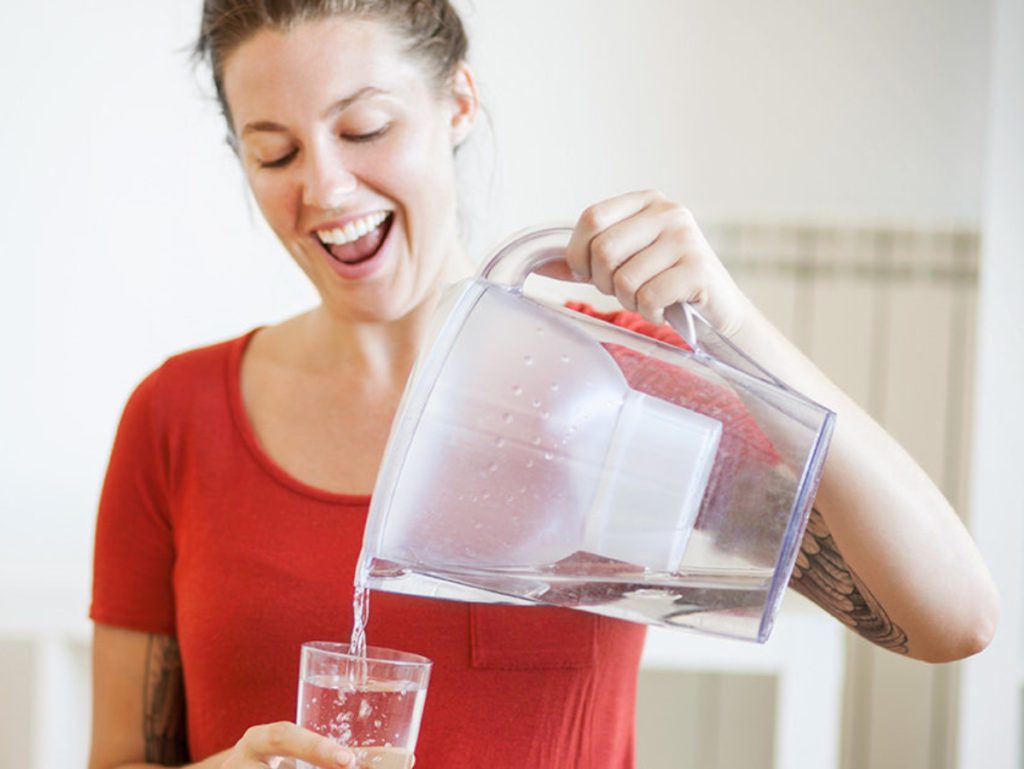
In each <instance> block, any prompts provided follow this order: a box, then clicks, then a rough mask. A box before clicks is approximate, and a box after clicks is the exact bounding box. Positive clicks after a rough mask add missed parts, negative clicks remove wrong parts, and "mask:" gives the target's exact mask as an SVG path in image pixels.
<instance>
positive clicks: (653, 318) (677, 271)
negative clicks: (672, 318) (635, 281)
mask: <svg viewBox="0 0 1024 769" xmlns="http://www.w3.org/2000/svg"><path fill="white" fill-rule="evenodd" d="M706 291H707V288H706V284H705V282H704V281H703V280H702V278H701V272H700V271H699V270H697V269H694V267H693V265H692V264H690V263H688V262H687V261H685V260H684V261H681V262H679V263H678V264H676V265H675V266H674V267H670V268H669V269H667V270H665V271H664V272H661V273H659V274H657V275H655V276H654V277H653V278H651V279H650V280H649V281H647V282H646V283H644V284H643V285H642V286H641V287H640V288H639V289H638V290H637V292H636V311H637V312H639V313H640V314H641V315H642V316H643V317H644V318H645V319H646V320H649V321H650V322H651V323H656V324H658V325H661V324H662V323H664V322H665V315H664V313H665V308H666V307H668V306H670V305H673V304H675V303H676V302H691V303H693V304H696V305H700V304H702V303H703V301H704V295H705V293H706Z"/></svg>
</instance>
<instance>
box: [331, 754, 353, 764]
mask: <svg viewBox="0 0 1024 769" xmlns="http://www.w3.org/2000/svg"><path fill="white" fill-rule="evenodd" d="M334 760H335V761H336V762H338V763H339V764H341V765H342V766H348V765H349V764H351V763H352V761H353V760H355V756H353V755H352V752H351V751H348V750H339V751H338V752H337V753H335V754H334Z"/></svg>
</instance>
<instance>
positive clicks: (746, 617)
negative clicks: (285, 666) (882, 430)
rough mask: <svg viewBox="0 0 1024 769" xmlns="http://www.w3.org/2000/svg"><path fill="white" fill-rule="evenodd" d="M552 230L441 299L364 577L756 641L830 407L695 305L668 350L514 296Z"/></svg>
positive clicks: (793, 540)
mask: <svg viewBox="0 0 1024 769" xmlns="http://www.w3.org/2000/svg"><path fill="white" fill-rule="evenodd" d="M570 232H571V230H569V229H568V228H546V229H541V230H534V231H530V232H527V233H525V234H523V235H520V236H518V237H517V238H514V239H513V240H512V241H510V242H509V243H508V244H506V245H505V246H504V247H502V248H501V249H499V250H498V252H497V253H496V255H495V256H494V257H493V258H492V259H491V261H490V262H489V263H488V264H487V266H486V267H484V268H483V270H482V271H481V273H480V275H479V276H477V277H476V278H475V279H473V280H470V281H466V282H463V283H461V284H459V285H457V286H455V287H453V288H452V289H450V290H449V292H448V293H447V294H446V296H445V298H444V300H443V301H442V303H441V306H440V307H439V309H438V310H437V313H436V315H435V318H434V323H433V327H432V332H431V335H430V339H429V342H428V344H426V345H425V347H424V350H423V353H422V354H421V356H420V358H419V360H418V361H417V364H416V368H415V370H414V372H413V376H412V377H411V379H410V382H409V384H408V386H407V389H406V392H405V394H404V396H403V399H402V403H401V405H400V407H399V411H398V414H397V416H396V419H395V423H394V425H393V427H392V433H391V436H390V439H389V442H388V446H387V450H386V452H385V458H384V462H383V464H382V468H381V473H380V476H379V477H378V482H377V486H376V488H375V491H374V495H373V498H372V502H371V507H370V515H369V519H368V523H367V528H366V534H365V539H364V544H363V553H362V556H361V563H360V569H361V573H363V574H365V575H366V577H367V582H368V584H369V586H370V587H372V588H374V589H379V590H385V591H390V592H399V593H407V594H413V595H420V596H433V597H438V598H448V599H456V600H471V601H482V602H491V603H521V604H532V603H541V604H548V605H555V606H565V607H571V608H576V609H582V610H586V611H592V612H596V613H600V614H605V615H609V616H613V617H618V618H622V619H627V620H631V621H635V622H644V623H648V624H657V625H664V626H672V627H685V628H690V629H695V630H701V631H704V632H709V633H714V634H719V635H725V636H731V637H736V638H747V639H752V640H759V641H763V640H765V639H766V638H767V636H768V633H769V632H770V629H771V625H772V622H773V619H774V615H775V612H776V610H777V608H778V604H779V601H780V600H781V596H782V592H783V589H784V588H785V585H786V582H787V581H788V578H789V575H790V573H791V571H792V568H793V563H794V560H795V558H796V553H797V548H798V545H799V541H800V537H801V535H802V531H803V528H804V526H805V525H806V520H807V516H808V514H809V511H810V506H811V503H812V501H813V496H814V491H815V488H816V485H817V482H818V479H819V477H820V473H821V467H822V463H823V461H824V456H825V452H826V449H827V444H828V440H829V437H830V434H831V429H832V423H833V420H834V415H833V414H832V413H831V412H829V411H828V410H827V409H824V408H823V407H821V406H819V405H817V404H815V403H813V402H811V401H809V400H808V399H806V398H804V397H803V396H801V395H799V394H798V393H795V392H794V391H792V390H791V389H789V388H788V387H786V386H785V385H784V384H782V383H781V382H779V381H778V380H777V379H775V378H774V377H773V376H772V375H770V374H769V373H768V372H766V371H764V370H763V369H761V368H760V367H759V366H758V365H757V364H755V363H754V362H753V361H751V360H750V359H748V358H747V357H746V356H744V355H743V354H742V353H741V352H740V351H739V350H737V349H736V348H735V347H733V346H732V345H731V344H730V343H729V342H728V340H726V339H724V338H723V337H721V336H719V335H718V334H717V333H715V332H714V330H713V329H711V327H710V326H708V325H707V324H706V323H705V322H703V320H702V319H701V318H700V317H699V315H697V314H696V313H695V312H693V311H692V310H690V309H688V308H685V307H682V306H676V307H674V308H670V311H669V312H667V313H666V316H667V317H668V318H669V319H670V321H671V322H672V324H673V325H674V326H675V327H676V328H677V330H678V331H680V333H681V334H682V335H683V337H684V338H685V339H686V340H687V342H688V344H687V345H686V346H684V347H676V346H673V345H669V344H666V343H664V342H660V341H657V340H654V339H651V338H650V337H647V336H644V335H641V334H637V333H634V332H632V331H629V330H627V329H624V328H621V327H619V326H615V325H612V324H609V323H606V322H604V321H602V320H599V319H597V318H594V317H591V316H588V315H585V314H582V313H578V312H574V311H572V310H570V309H568V308H566V307H564V306H559V305H554V304H548V303H544V302H540V301H537V300H535V299H532V298H529V297H526V296H525V295H524V294H523V291H522V288H523V283H524V281H525V279H526V277H527V276H528V275H529V274H530V273H531V272H532V271H533V270H535V269H536V268H537V267H539V266H540V265H543V264H545V263H547V262H550V261H552V260H557V259H560V258H561V256H562V254H564V247H565V244H566V243H567V242H568V237H569V234H570Z"/></svg>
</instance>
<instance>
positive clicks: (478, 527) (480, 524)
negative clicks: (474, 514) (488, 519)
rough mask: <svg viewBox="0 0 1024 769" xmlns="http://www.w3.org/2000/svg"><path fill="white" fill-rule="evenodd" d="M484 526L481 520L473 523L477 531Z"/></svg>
mask: <svg viewBox="0 0 1024 769" xmlns="http://www.w3.org/2000/svg"><path fill="white" fill-rule="evenodd" d="M483 527H484V525H483V524H482V523H481V522H480V521H477V522H476V523H474V524H473V528H474V529H476V530H477V531H480V529H482V528H483Z"/></svg>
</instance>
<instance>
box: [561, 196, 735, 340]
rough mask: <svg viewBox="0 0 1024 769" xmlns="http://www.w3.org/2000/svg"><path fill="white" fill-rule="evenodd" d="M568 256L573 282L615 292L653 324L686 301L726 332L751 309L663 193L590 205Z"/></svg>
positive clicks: (688, 219) (682, 211) (693, 225)
mask: <svg viewBox="0 0 1024 769" xmlns="http://www.w3.org/2000/svg"><path fill="white" fill-rule="evenodd" d="M565 258H566V261H567V262H568V264H569V268H570V269H571V270H572V272H573V274H574V276H575V277H576V279H577V280H581V281H589V282H591V283H593V284H594V286H596V287H597V289H598V290H599V291H601V292H602V293H604V294H608V295H609V296H615V297H616V298H617V299H618V300H619V302H620V303H621V304H622V306H623V307H625V308H626V309H627V310H630V311H631V312H639V313H640V314H641V315H642V316H643V317H644V318H646V319H647V320H649V321H651V322H652V323H658V324H660V323H662V322H663V320H664V317H663V312H664V310H665V308H666V307H669V306H671V305H673V304H675V303H676V302H689V303H690V304H692V305H693V306H694V307H695V308H696V309H697V310H698V311H699V312H700V313H701V314H702V315H703V316H704V317H705V319H707V321H708V322H709V323H710V324H711V325H712V326H714V327H715V329H717V330H718V331H719V332H720V333H722V334H724V335H725V336H728V337H731V336H733V335H734V334H736V332H738V331H739V330H740V328H742V327H743V324H744V322H745V321H746V320H747V318H748V316H749V315H750V314H751V312H752V306H751V304H750V301H749V300H748V299H747V298H746V297H745V296H744V295H743V293H742V292H741V291H740V290H739V288H738V287H737V286H736V284H735V283H734V282H733V280H732V277H730V275H729V273H728V272H727V271H726V269H725V267H724V266H723V265H722V263H721V262H720V261H719V259H718V257H717V256H716V255H715V252H714V251H713V250H712V249H711V246H709V245H708V242H707V240H705V239H704V235H703V233H701V231H700V228H699V227H698V226H697V222H696V221H695V220H694V218H693V215H692V214H691V213H690V212H689V211H688V210H687V209H686V208H684V207H683V206H681V205H679V204H678V203H676V202H674V201H671V200H669V199H667V198H666V197H665V196H664V195H662V194H661V193H660V192H657V191H653V190H645V191H643V192H630V193H626V194H625V195H618V196H616V197H614V198H609V199H608V200H604V201H601V202H600V203H595V204H594V205H592V206H590V207H588V208H587V209H586V210H585V211H584V212H583V213H582V215H581V216H580V218H579V221H577V223H576V226H575V228H574V229H573V233H572V237H571V238H570V240H569V245H568V247H567V248H566V255H565Z"/></svg>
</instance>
